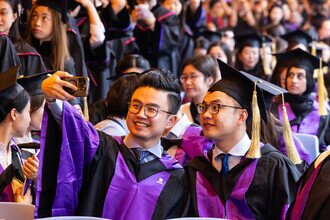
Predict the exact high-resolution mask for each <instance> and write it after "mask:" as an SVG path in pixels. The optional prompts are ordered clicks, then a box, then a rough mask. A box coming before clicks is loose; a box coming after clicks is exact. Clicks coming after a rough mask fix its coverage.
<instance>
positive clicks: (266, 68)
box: [261, 37, 273, 76]
mask: <svg viewBox="0 0 330 220" xmlns="http://www.w3.org/2000/svg"><path fill="white" fill-rule="evenodd" d="M262 48H263V51H264V53H263V57H261V59H262V66H263V69H264V72H265V75H268V76H269V75H271V74H272V73H273V71H272V69H271V68H270V66H269V64H268V63H267V59H266V43H265V37H262Z"/></svg>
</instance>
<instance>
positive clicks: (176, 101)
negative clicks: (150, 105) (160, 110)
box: [132, 69, 181, 114]
mask: <svg viewBox="0 0 330 220" xmlns="http://www.w3.org/2000/svg"><path fill="white" fill-rule="evenodd" d="M140 87H151V88H154V89H156V90H161V91H164V92H168V95H167V98H168V102H169V111H170V112H171V113H173V114H177V113H178V111H179V109H180V106H181V96H180V86H179V82H178V79H177V77H176V76H175V75H174V74H172V73H171V72H170V71H169V70H166V69H151V70H147V71H145V72H144V73H142V75H141V76H140V78H139V82H138V84H137V86H136V87H135V89H134V91H133V93H134V92H135V90H137V89H138V88H140ZM133 93H132V94H133Z"/></svg>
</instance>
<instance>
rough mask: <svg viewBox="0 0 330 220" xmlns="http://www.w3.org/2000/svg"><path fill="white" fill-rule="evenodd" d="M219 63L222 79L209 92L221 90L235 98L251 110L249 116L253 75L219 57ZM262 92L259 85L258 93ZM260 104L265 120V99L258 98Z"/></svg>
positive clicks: (253, 84) (261, 113)
mask: <svg viewBox="0 0 330 220" xmlns="http://www.w3.org/2000/svg"><path fill="white" fill-rule="evenodd" d="M218 64H219V68H220V72H221V77H222V79H221V80H219V81H218V82H216V83H215V84H213V86H211V88H210V89H209V90H208V91H209V92H215V91H221V92H224V93H226V94H227V95H229V96H231V97H232V98H234V99H235V100H236V101H237V102H238V103H239V104H240V105H241V107H242V108H245V109H247V110H248V112H249V118H250V116H251V115H252V113H251V110H252V108H251V102H252V95H253V91H254V87H255V82H254V80H253V78H251V75H250V74H248V73H244V74H243V73H241V72H240V71H238V70H236V69H234V68H233V67H231V66H229V65H227V64H226V63H224V62H222V61H221V60H219V59H218ZM258 93H260V94H261V90H260V88H259V87H257V94H258ZM258 106H259V109H260V116H261V118H262V119H263V120H264V121H267V115H266V110H265V103H264V100H263V99H262V98H261V99H260V98H259V99H258Z"/></svg>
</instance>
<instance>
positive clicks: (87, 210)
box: [36, 102, 189, 219]
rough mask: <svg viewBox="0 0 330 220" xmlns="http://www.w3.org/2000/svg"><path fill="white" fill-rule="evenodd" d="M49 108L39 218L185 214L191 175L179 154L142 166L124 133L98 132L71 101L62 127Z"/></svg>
mask: <svg viewBox="0 0 330 220" xmlns="http://www.w3.org/2000/svg"><path fill="white" fill-rule="evenodd" d="M48 111H49V110H48V109H47V108H46V109H45V114H44V124H43V127H44V130H43V131H42V135H41V136H42V137H46V140H42V141H41V151H40V157H41V158H40V167H39V168H40V175H41V176H40V178H39V179H38V181H39V182H38V193H37V204H36V207H37V213H38V217H47V216H51V215H53V216H58V215H74V214H76V215H86V216H102V217H105V218H110V219H133V218H136V219H166V218H175V217H181V216H185V215H186V213H187V210H188V206H189V205H188V190H187V181H186V174H185V172H184V169H182V167H181V166H180V165H178V163H177V161H176V160H175V159H173V158H172V157H170V156H169V155H167V154H166V153H165V154H163V157H162V159H155V160H152V161H150V162H147V163H145V164H142V165H139V164H138V163H137V161H136V159H135V157H134V156H133V154H132V153H131V152H130V151H129V149H128V148H127V147H126V146H125V145H124V144H122V141H121V138H120V137H118V139H117V140H115V139H114V138H112V137H111V136H108V135H106V134H104V133H103V132H97V131H96V130H95V129H94V127H93V126H92V125H91V124H90V123H87V122H85V121H84V120H83V118H82V117H81V116H79V115H78V113H77V112H76V110H74V109H73V108H72V107H71V106H70V105H68V103H66V102H65V103H64V105H63V116H62V117H63V120H62V125H61V126H60V125H58V124H57V123H56V122H55V120H54V118H53V117H52V115H51V114H50V113H49V112H48ZM60 127H61V129H60ZM59 137H60V138H59ZM44 143H47V144H44ZM164 161H165V162H164ZM165 164H166V166H165Z"/></svg>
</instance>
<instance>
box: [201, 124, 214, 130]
mask: <svg viewBox="0 0 330 220" xmlns="http://www.w3.org/2000/svg"><path fill="white" fill-rule="evenodd" d="M213 126H214V125H213V124H210V123H203V128H205V129H209V128H211V127H213Z"/></svg>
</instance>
